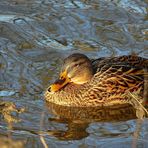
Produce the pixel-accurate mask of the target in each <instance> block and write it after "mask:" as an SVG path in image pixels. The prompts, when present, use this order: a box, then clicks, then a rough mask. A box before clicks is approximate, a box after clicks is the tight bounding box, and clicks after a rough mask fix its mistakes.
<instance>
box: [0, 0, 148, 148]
mask: <svg viewBox="0 0 148 148" xmlns="http://www.w3.org/2000/svg"><path fill="white" fill-rule="evenodd" d="M147 18H148V14H147V2H146V1H139V0H113V1H111V0H105V1H104V0H100V1H97V0H93V1H89V0H80V1H76V0H71V1H69V0H61V1H56V0H54V1H47V0H44V1H40V0H39V1H38V0H31V1H26V0H21V1H18V0H13V1H9V0H6V1H3V2H0V99H1V101H6V102H13V103H14V104H15V105H16V108H17V109H19V108H25V112H24V113H20V114H19V113H17V112H15V111H14V112H13V113H12V115H13V116H14V117H16V118H18V119H21V122H18V123H14V124H13V130H10V129H9V128H8V126H7V124H6V122H5V121H4V119H3V116H0V125H1V126H0V136H7V135H8V133H9V132H10V131H11V132H12V136H11V137H12V139H13V140H16V139H17V140H21V141H23V140H25V143H26V147H35V146H36V147H43V145H42V142H41V140H40V137H39V135H42V136H43V137H44V139H45V141H46V143H47V144H48V145H49V146H51V147H58V146H59V144H60V146H61V147H64V148H65V147H108V146H109V147H114V148H115V147H119V145H123V146H125V147H130V146H131V145H132V143H133V141H134V140H133V139H134V138H136V136H137V137H138V138H139V140H137V145H138V146H141V147H148V144H147V142H146V140H147V137H148V132H147V131H148V124H147V119H145V120H144V121H143V122H142V123H138V120H136V119H131V120H129V119H130V118H128V120H126V121H123V120H122V121H112V122H110V121H107V120H104V121H102V122H100V121H92V119H91V122H90V121H89V122H88V121H86V120H85V122H84V121H83V122H82V121H81V120H76V121H72V119H65V117H64V118H62V119H59V116H60V115H57V114H56V113H57V112H58V111H59V110H54V112H53V113H52V112H50V109H49V110H48V109H46V107H45V102H44V100H43V93H44V90H45V88H46V87H47V86H48V85H49V83H51V82H53V81H54V80H55V79H56V78H57V74H58V72H59V71H60V67H61V64H62V60H63V58H64V57H66V56H67V55H69V54H71V53H73V52H81V53H84V54H86V55H88V56H89V57H91V58H97V57H102V56H105V57H107V56H113V55H126V54H130V53H132V52H135V53H137V54H138V55H140V56H143V57H145V58H147V57H148V52H147V47H148V43H147V34H148V30H147V28H148V24H147ZM1 105H2V104H0V107H1ZM60 109H61V108H60ZM73 111H74V110H73ZM1 112H2V110H1V109H0V113H1ZM76 112H77V113H78V111H77V110H76ZM76 112H74V113H73V114H76ZM61 113H63V111H61ZM66 113H70V111H68V110H67V112H66ZM101 113H102V114H104V112H101ZM83 115H84V114H83ZM62 116H63V114H62ZM89 117H90V116H89ZM77 118H78V117H77ZM41 122H42V124H41ZM135 135H136V136H135ZM74 139H75V140H74ZM76 139H77V140H76Z"/></svg>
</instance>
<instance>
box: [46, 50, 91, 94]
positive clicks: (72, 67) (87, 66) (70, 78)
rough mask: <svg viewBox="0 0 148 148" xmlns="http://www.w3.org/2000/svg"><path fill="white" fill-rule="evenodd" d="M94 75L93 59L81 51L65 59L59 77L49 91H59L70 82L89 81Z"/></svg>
mask: <svg viewBox="0 0 148 148" xmlns="http://www.w3.org/2000/svg"><path fill="white" fill-rule="evenodd" d="M92 76H93V68H92V63H91V60H90V59H89V58H88V57H87V56H85V55H83V54H80V53H75V54H72V55H70V56H69V57H67V58H66V59H65V60H64V64H63V67H62V70H61V73H60V76H59V79H58V80H56V81H55V82H54V83H53V84H51V85H50V87H49V89H48V91H49V92H53V93H54V92H57V91H59V90H60V89H62V88H63V87H65V86H66V85H67V84H68V83H74V84H77V85H81V84H84V83H87V82H88V81H90V79H91V78H92Z"/></svg>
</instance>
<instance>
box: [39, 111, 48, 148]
mask: <svg viewBox="0 0 148 148" xmlns="http://www.w3.org/2000/svg"><path fill="white" fill-rule="evenodd" d="M44 114H45V112H44V111H43V112H42V115H41V120H40V132H41V128H42V126H43V120H44ZM40 140H41V142H42V144H43V146H44V148H48V145H47V143H46V141H45V139H44V137H43V136H42V135H41V134H40Z"/></svg>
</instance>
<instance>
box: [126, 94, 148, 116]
mask: <svg viewBox="0 0 148 148" xmlns="http://www.w3.org/2000/svg"><path fill="white" fill-rule="evenodd" d="M128 94H129V96H131V97H132V99H133V100H132V101H131V104H132V105H133V106H134V107H135V109H136V111H137V114H136V115H137V117H138V118H141V117H142V116H144V115H145V114H146V115H147V116H148V111H147V109H146V108H145V107H144V106H143V105H142V103H141V102H140V101H139V99H138V97H137V96H136V95H134V94H133V93H131V92H129V93H128Z"/></svg>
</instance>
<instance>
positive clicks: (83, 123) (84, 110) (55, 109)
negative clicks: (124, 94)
mask: <svg viewBox="0 0 148 148" xmlns="http://www.w3.org/2000/svg"><path fill="white" fill-rule="evenodd" d="M46 105H47V108H48V110H49V112H50V113H51V114H53V115H54V116H55V117H54V118H49V122H50V123H51V122H53V123H56V124H66V125H67V130H57V129H55V130H48V134H50V135H53V136H54V137H57V138H58V139H60V140H79V139H82V138H85V137H87V136H89V133H88V132H87V128H88V127H89V124H90V123H93V122H108V121H110V122H111V121H114V122H115V121H126V120H129V119H133V118H136V110H135V109H134V108H133V107H132V106H131V105H130V104H124V105H114V106H109V107H67V106H61V105H56V104H53V103H47V104H46Z"/></svg>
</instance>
